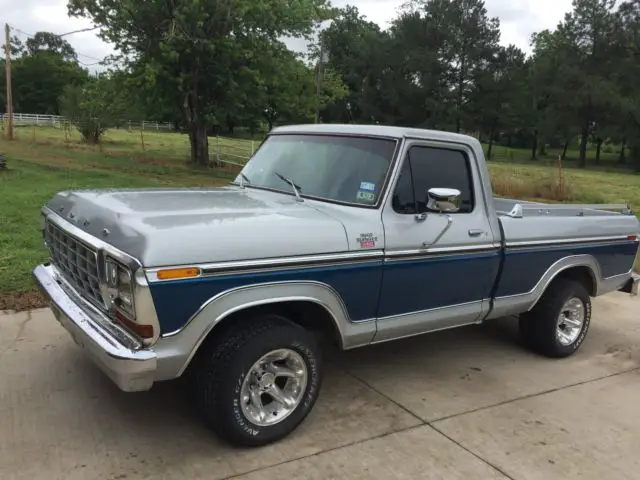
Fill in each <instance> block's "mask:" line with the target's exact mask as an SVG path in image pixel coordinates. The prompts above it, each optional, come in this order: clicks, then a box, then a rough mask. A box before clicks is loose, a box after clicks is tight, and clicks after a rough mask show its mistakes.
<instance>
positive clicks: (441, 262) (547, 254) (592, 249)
mask: <svg viewBox="0 0 640 480" xmlns="http://www.w3.org/2000/svg"><path fill="white" fill-rule="evenodd" d="M636 249H637V243H634V242H628V243H626V242H625V243H617V244H607V245H571V246H569V245H563V246H545V247H541V248H527V249H521V250H507V251H506V256H505V261H504V268H503V272H502V280H501V282H500V285H499V286H498V289H497V291H496V296H498V297H499V296H506V295H515V294H518V293H525V292H527V291H529V290H531V288H533V286H534V285H535V284H536V283H537V281H538V280H539V279H540V277H541V276H542V274H543V273H544V272H545V271H546V270H547V269H548V268H549V266H550V265H551V264H553V263H555V262H556V261H557V260H559V259H560V258H562V257H566V256H568V255H575V254H584V253H590V254H592V255H593V256H594V257H595V258H596V259H597V260H598V262H599V263H600V266H601V269H602V272H603V275H604V276H605V277H606V276H612V275H616V274H621V273H624V272H627V271H628V270H629V269H630V268H631V265H632V264H633V261H634V258H635V254H636ZM499 259H500V253H499V252H498V251H495V252H470V253H468V254H454V255H448V256H437V257H429V256H426V257H424V258H417V259H416V258H408V259H394V261H389V262H384V263H383V261H382V260H381V259H380V260H363V261H358V262H355V263H345V264H334V265H318V266H316V265H313V266H311V265H310V266H302V267H300V268H295V269H294V268H290V269H283V270H276V271H261V272H238V273H232V274H231V273H230V274H224V275H223V274H220V275H215V276H209V277H202V278H195V279H187V280H178V281H168V282H158V283H153V284H151V294H152V296H153V299H154V302H155V306H156V311H157V312H158V315H159V320H160V325H161V330H162V333H169V332H172V331H176V330H178V329H180V328H181V327H183V326H184V325H185V323H186V322H187V321H188V319H189V318H190V317H191V315H193V314H194V313H195V312H196V311H197V310H198V308H200V306H202V305H203V304H204V303H205V302H206V301H207V300H208V299H209V298H211V297H213V296H215V295H217V294H219V293H222V292H224V291H226V290H229V289H233V288H237V287H241V286H246V285H251V284H258V283H268V282H277V281H304V280H306V281H317V282H322V283H326V284H328V285H330V286H331V287H332V288H333V289H334V290H336V292H338V294H339V295H340V296H341V298H342V300H343V302H344V304H345V306H346V308H347V311H348V313H349V316H350V318H351V320H353V321H358V320H366V319H371V318H376V317H386V316H393V315H399V314H402V313H408V312H412V311H419V310H426V309H430V308H438V307H441V306H447V305H454V304H459V303H467V302H472V301H476V300H480V299H482V298H488V296H489V294H490V290H491V287H492V284H493V279H494V278H495V277H496V275H497V269H498V265H499Z"/></svg>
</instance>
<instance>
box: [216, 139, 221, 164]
mask: <svg viewBox="0 0 640 480" xmlns="http://www.w3.org/2000/svg"><path fill="white" fill-rule="evenodd" d="M216 165H218V166H219V165H220V135H218V134H217V133H216Z"/></svg>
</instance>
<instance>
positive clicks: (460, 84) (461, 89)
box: [456, 44, 467, 133]
mask: <svg viewBox="0 0 640 480" xmlns="http://www.w3.org/2000/svg"><path fill="white" fill-rule="evenodd" d="M466 50H467V46H466V44H463V45H462V54H461V55H460V57H461V59H460V74H459V76H458V94H457V97H458V98H457V99H456V103H457V105H456V133H460V128H461V127H462V125H461V124H462V122H461V117H462V94H463V92H464V78H465V75H466V68H467V53H466Z"/></svg>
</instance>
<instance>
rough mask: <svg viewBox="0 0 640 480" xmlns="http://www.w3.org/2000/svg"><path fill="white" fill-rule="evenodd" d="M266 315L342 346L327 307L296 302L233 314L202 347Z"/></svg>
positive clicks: (306, 302) (217, 326)
mask: <svg viewBox="0 0 640 480" xmlns="http://www.w3.org/2000/svg"><path fill="white" fill-rule="evenodd" d="M265 314H276V315H281V316H283V317H285V318H287V319H288V320H290V321H292V322H293V323H295V324H297V325H300V326H301V327H303V328H304V329H306V330H309V331H311V332H313V333H314V334H316V335H318V336H320V337H321V340H322V341H328V342H331V343H333V344H334V345H336V346H337V347H340V346H341V345H342V338H341V336H340V331H339V330H338V327H337V325H336V324H335V321H334V318H333V316H332V315H331V313H329V311H328V310H327V309H326V308H325V307H323V306H322V305H320V304H318V303H315V302H312V301H310V300H294V301H287V302H274V303H267V304H264V305H256V306H254V307H247V308H243V309H242V310H238V311H236V312H233V313H232V314H230V315H228V316H226V317H224V318H223V319H222V320H220V321H219V322H218V323H217V324H216V325H215V326H214V327H213V329H212V330H211V332H209V334H208V335H207V338H206V339H205V340H204V342H203V343H202V345H201V347H202V346H203V345H205V344H208V343H209V342H214V341H215V339H216V338H218V337H219V336H220V335H221V334H224V332H225V331H226V330H227V329H228V328H229V327H231V326H233V324H235V323H236V322H241V321H242V320H243V318H246V317H248V316H257V315H265ZM199 349H200V348H199Z"/></svg>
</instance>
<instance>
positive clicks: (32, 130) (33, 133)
mask: <svg viewBox="0 0 640 480" xmlns="http://www.w3.org/2000/svg"><path fill="white" fill-rule="evenodd" d="M36 122H37V120H35V121H34V122H33V125H32V126H31V133H32V135H33V141H34V142H35V141H36Z"/></svg>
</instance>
